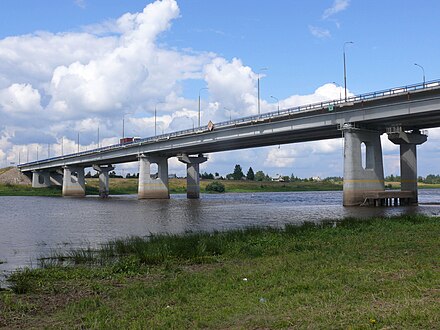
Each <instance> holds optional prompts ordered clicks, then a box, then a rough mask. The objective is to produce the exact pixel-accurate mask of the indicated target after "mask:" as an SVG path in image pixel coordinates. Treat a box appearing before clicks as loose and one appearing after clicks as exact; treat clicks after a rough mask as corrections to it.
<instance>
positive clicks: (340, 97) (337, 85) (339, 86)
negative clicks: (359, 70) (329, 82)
mask: <svg viewBox="0 0 440 330" xmlns="http://www.w3.org/2000/svg"><path fill="white" fill-rule="evenodd" d="M333 84H334V85H336V87H338V89H339V101H342V96H341V85H340V84H338V83H337V82H336V81H333Z"/></svg>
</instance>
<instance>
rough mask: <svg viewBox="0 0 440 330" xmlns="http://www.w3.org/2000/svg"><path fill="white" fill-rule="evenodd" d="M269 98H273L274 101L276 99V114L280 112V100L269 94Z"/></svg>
mask: <svg viewBox="0 0 440 330" xmlns="http://www.w3.org/2000/svg"><path fill="white" fill-rule="evenodd" d="M270 97H271V98H273V99H274V100H275V101H277V102H278V114H280V100H279V99H278V98H277V97H275V96H272V95H271V96H270Z"/></svg>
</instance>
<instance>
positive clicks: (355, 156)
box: [343, 125, 385, 206]
mask: <svg viewBox="0 0 440 330" xmlns="http://www.w3.org/2000/svg"><path fill="white" fill-rule="evenodd" d="M343 132H344V139H345V141H344V142H345V144H344V193H343V205H344V206H357V205H361V204H362V203H364V201H365V193H366V192H369V191H384V190H385V185H384V175H383V161H382V146H381V142H380V132H376V131H370V130H365V129H358V128H354V127H352V126H349V125H345V126H344V127H343ZM362 145H364V147H362ZM363 148H364V150H365V153H364V155H363V154H362V151H363V150H362V149H363ZM363 157H364V159H363Z"/></svg>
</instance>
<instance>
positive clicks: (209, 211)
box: [0, 189, 440, 277]
mask: <svg viewBox="0 0 440 330" xmlns="http://www.w3.org/2000/svg"><path fill="white" fill-rule="evenodd" d="M419 201H420V203H421V205H419V206H417V207H378V208H367V207H350V208H345V207H343V206H342V192H340V191H337V192H334V191H332V192H325V191H324V192H287V193H255V194H252V193H240V194H232V193H226V194H216V195H211V194H202V196H201V199H199V200H188V199H186V195H172V196H171V199H169V200H138V199H137V196H136V195H125V196H112V197H110V198H108V199H100V198H99V197H94V196H88V197H86V198H60V197H0V210H1V212H0V277H1V274H3V275H4V274H5V273H6V272H9V271H11V270H14V269H17V268H20V267H25V266H35V265H36V260H37V258H38V257H41V256H47V255H49V254H50V253H51V252H52V251H54V250H68V249H71V248H77V247H87V246H92V247H96V246H98V245H99V244H100V243H104V242H106V241H108V240H110V239H114V238H124V237H128V236H147V235H149V234H151V233H184V232H189V231H215V230H228V229H234V228H243V227H249V226H274V227H282V226H284V225H285V224H287V223H289V224H301V223H303V222H304V221H313V222H319V221H323V220H325V219H343V218H345V217H358V218H365V217H370V216H390V215H399V214H408V213H421V214H426V215H435V216H439V215H440V205H439V203H440V189H438V190H437V189H430V190H428V189H426V190H419Z"/></svg>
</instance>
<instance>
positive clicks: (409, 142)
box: [388, 131, 427, 205]
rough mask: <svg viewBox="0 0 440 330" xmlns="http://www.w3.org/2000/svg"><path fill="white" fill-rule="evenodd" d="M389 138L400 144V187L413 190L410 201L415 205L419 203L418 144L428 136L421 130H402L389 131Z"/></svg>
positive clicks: (423, 141)
mask: <svg viewBox="0 0 440 330" xmlns="http://www.w3.org/2000/svg"><path fill="white" fill-rule="evenodd" d="M388 139H389V140H390V141H391V142H393V143H394V144H398V145H400V180H401V181H400V187H401V188H400V189H401V190H402V191H411V192H412V195H413V197H412V198H410V199H409V203H410V204H412V205H415V204H417V203H418V189H417V145H418V144H423V143H425V142H426V140H427V136H426V135H424V134H421V133H420V132H419V131H413V132H403V131H401V132H393V133H388Z"/></svg>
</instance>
